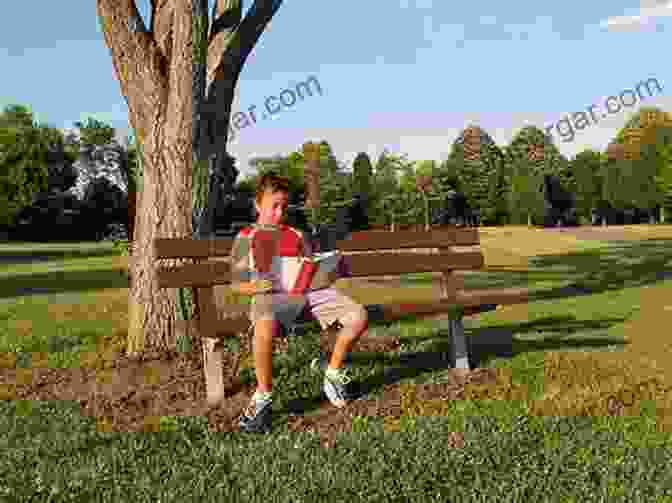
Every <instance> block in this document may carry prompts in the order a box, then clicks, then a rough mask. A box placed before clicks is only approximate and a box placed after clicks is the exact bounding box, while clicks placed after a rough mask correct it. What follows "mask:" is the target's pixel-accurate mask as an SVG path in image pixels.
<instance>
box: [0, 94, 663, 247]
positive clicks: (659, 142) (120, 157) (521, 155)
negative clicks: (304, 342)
mask: <svg viewBox="0 0 672 503" xmlns="http://www.w3.org/2000/svg"><path fill="white" fill-rule="evenodd" d="M75 126H76V129H75V130H74V131H73V132H71V133H69V134H67V135H64V134H63V133H62V132H61V131H60V130H58V129H56V128H53V127H50V126H48V125H44V124H37V123H36V122H35V121H34V120H33V116H32V113H31V112H30V111H29V109H28V108H27V107H24V106H21V105H10V106H8V107H6V108H5V109H4V111H3V112H2V113H1V114H0V235H2V234H5V235H6V236H7V237H9V238H11V239H20V240H31V241H32V240H36V241H40V240H44V241H48V240H98V239H103V238H105V237H110V236H115V235H116V236H117V237H129V238H131V239H132V236H133V227H134V222H135V203H136V199H137V197H136V196H137V192H138V190H141V183H142V167H141V166H140V165H139V162H138V158H139V156H138V151H137V147H136V144H135V141H134V138H133V137H132V136H131V137H129V138H128V139H127V141H126V142H125V143H123V144H120V143H119V142H117V140H116V139H115V130H114V128H112V127H111V126H109V125H107V124H105V123H102V122H100V121H97V120H94V119H88V121H87V122H86V123H81V122H76V123H75ZM320 159H321V160H320V192H321V205H320V209H319V212H318V214H317V223H318V224H319V228H320V229H322V232H323V233H326V234H330V235H334V234H335V235H337V236H341V235H344V234H346V233H347V232H350V231H352V230H363V229H371V228H381V229H383V228H384V229H403V228H410V227H413V228H423V227H424V228H426V227H427V226H428V225H439V224H459V225H503V224H529V225H546V226H552V225H557V224H564V225H577V224H591V223H592V224H605V225H607V224H624V223H638V222H664V221H665V220H666V219H669V218H670V215H672V119H671V118H670V115H669V114H668V113H667V112H663V111H661V110H660V109H658V108H651V107H642V108H641V109H640V110H639V111H638V113H637V114H635V115H634V116H633V117H632V118H631V119H630V120H629V121H628V122H627V123H626V125H625V126H624V127H623V128H622V129H621V131H619V133H618V134H617V136H616V137H615V138H614V140H613V141H612V142H611V143H610V145H609V146H608V148H607V149H606V150H605V152H597V151H594V150H584V151H582V152H579V153H578V154H576V155H575V156H574V158H573V159H571V160H569V159H567V158H565V157H564V156H563V155H562V154H561V153H560V152H559V151H558V149H557V147H556V146H555V145H554V144H553V142H552V138H551V137H550V136H549V135H548V134H546V133H544V132H543V131H542V130H541V129H539V128H537V127H534V126H529V127H525V128H523V129H522V130H520V131H519V132H518V133H517V134H516V136H515V137H514V138H513V139H512V141H511V143H510V144H509V145H507V146H506V147H503V148H500V147H499V146H497V145H496V144H495V142H494V141H493V140H492V138H491V137H490V136H489V135H488V134H487V133H486V132H485V131H484V130H483V129H481V128H480V127H478V126H475V125H470V126H468V127H467V128H465V130H464V131H462V133H461V134H460V135H459V136H458V138H457V139H456V140H455V141H454V142H453V144H452V145H451V149H450V154H449V155H448V157H447V159H445V160H443V161H436V160H419V161H411V160H409V159H408V158H407V157H406V156H405V155H404V154H394V153H391V152H389V151H388V150H383V152H382V153H381V154H380V155H379V156H378V158H377V159H376V161H375V163H373V162H372V161H371V159H370V157H369V156H368V154H366V153H364V152H360V153H359V154H357V156H356V157H355V159H354V160H353V162H352V164H351V166H350V167H346V166H345V165H344V164H343V163H342V162H340V161H338V160H337V159H336V156H335V155H334V153H333V151H332V149H331V146H330V145H329V143H328V142H327V141H322V142H321V143H320ZM250 166H251V167H252V168H253V170H254V174H253V175H251V176H247V177H245V178H243V179H241V180H238V181H237V182H236V183H235V184H234V189H233V192H232V193H225V194H224V196H223V197H222V198H221V200H220V201H219V203H218V206H217V207H216V209H215V232H216V233H217V234H218V235H233V234H234V233H235V232H236V231H237V229H238V228H240V227H241V226H243V225H246V224H249V223H250V222H252V221H254V219H255V212H254V191H255V187H256V181H257V179H258V177H259V176H261V175H262V174H264V173H267V172H269V171H274V172H276V173H278V174H281V175H284V176H286V177H288V179H289V180H290V209H289V215H288V217H289V222H290V223H291V224H292V225H295V226H296V227H298V228H300V229H304V230H311V229H310V226H309V224H308V219H307V218H306V213H305V211H304V208H303V204H304V200H305V186H304V175H303V167H304V159H303V153H302V151H301V150H300V149H298V150H296V151H294V152H290V153H289V154H287V155H275V156H270V157H257V158H253V159H251V160H250Z"/></svg>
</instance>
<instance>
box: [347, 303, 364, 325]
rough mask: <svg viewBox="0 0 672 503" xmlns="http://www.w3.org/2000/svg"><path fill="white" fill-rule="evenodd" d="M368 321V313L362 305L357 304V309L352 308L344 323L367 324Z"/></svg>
mask: <svg viewBox="0 0 672 503" xmlns="http://www.w3.org/2000/svg"><path fill="white" fill-rule="evenodd" d="M368 322H369V315H368V313H367V311H366V309H365V308H364V306H359V307H358V308H357V309H353V310H352V311H351V312H350V313H349V315H348V316H347V320H346V321H345V323H343V324H344V325H346V324H348V325H354V324H357V325H367V324H368Z"/></svg>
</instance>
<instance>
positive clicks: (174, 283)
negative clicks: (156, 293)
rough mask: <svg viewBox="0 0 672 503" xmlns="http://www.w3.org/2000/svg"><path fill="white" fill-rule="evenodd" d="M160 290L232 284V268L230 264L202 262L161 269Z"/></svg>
mask: <svg viewBox="0 0 672 503" xmlns="http://www.w3.org/2000/svg"><path fill="white" fill-rule="evenodd" d="M157 278H158V283H159V288H180V287H204V286H212V285H227V284H229V283H231V266H230V265H229V263H228V262H215V261H208V262H201V263H200V264H183V265H181V266H178V267H159V268H158V270H157Z"/></svg>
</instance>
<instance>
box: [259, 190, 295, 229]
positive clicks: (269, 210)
mask: <svg viewBox="0 0 672 503" xmlns="http://www.w3.org/2000/svg"><path fill="white" fill-rule="evenodd" d="M288 204H289V194H287V193H286V192H271V191H270V189H267V190H266V192H264V195H263V197H262V198H261V202H259V201H255V203H254V205H255V206H256V208H257V223H258V224H264V225H271V224H272V225H278V224H280V223H282V222H283V221H284V218H285V212H286V211H287V205H288Z"/></svg>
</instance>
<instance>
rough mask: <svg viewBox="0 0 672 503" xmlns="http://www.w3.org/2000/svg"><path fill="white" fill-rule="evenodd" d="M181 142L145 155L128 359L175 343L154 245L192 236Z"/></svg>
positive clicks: (170, 301)
mask: <svg viewBox="0 0 672 503" xmlns="http://www.w3.org/2000/svg"><path fill="white" fill-rule="evenodd" d="M183 137H184V138H185V141H178V142H175V143H176V144H174V145H165V144H164V145H162V148H157V149H155V151H156V152H157V154H155V155H151V153H150V152H144V156H145V157H144V159H143V161H144V162H143V184H142V189H141V191H140V192H139V198H138V208H137V211H136V220H135V229H136V230H137V232H136V233H135V236H134V246H133V254H132V255H131V256H130V257H129V272H130V274H131V277H132V281H131V285H130V293H129V306H128V307H129V333H128V346H127V353H128V354H129V355H130V356H137V355H138V354H139V353H140V352H141V351H143V350H144V349H145V348H146V347H147V348H151V349H158V350H166V349H169V348H171V349H172V348H173V347H174V344H175V340H174V338H175V337H174V335H175V334H174V331H173V327H174V321H175V312H176V291H175V290H174V289H159V287H158V284H157V278H156V265H157V264H156V258H155V257H156V256H155V254H154V247H153V241H154V239H155V238H158V237H178V236H180V237H181V236H189V235H190V234H191V221H190V220H191V219H190V215H191V197H190V195H191V190H190V189H191V173H190V172H189V171H188V170H187V169H185V166H190V164H191V163H190V162H189V161H190V159H189V157H190V155H191V149H190V148H189V147H188V138H189V135H186V134H185V135H183ZM155 144H160V142H159V141H156V142H155ZM143 146H144V145H143ZM171 262H175V261H171ZM166 265H174V264H166Z"/></svg>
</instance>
